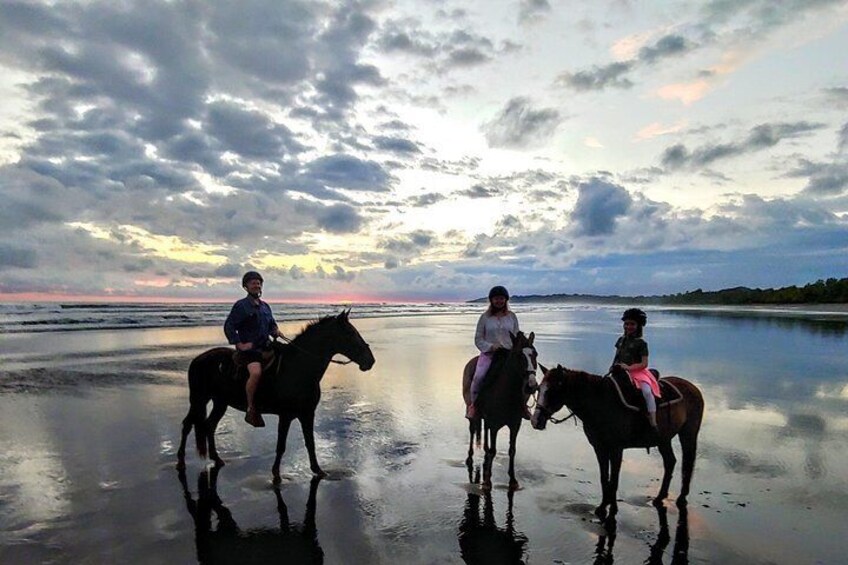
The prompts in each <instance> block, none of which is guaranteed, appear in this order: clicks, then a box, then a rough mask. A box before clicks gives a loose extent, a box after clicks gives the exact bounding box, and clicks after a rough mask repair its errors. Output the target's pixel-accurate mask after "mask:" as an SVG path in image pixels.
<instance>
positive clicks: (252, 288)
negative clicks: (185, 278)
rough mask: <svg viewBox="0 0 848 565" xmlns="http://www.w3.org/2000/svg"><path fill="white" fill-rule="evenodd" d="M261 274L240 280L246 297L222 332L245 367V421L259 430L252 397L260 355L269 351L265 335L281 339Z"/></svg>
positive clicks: (252, 273)
mask: <svg viewBox="0 0 848 565" xmlns="http://www.w3.org/2000/svg"><path fill="white" fill-rule="evenodd" d="M264 282H265V281H264V279H263V278H262V275H260V274H259V273H257V272H256V271H248V272H246V273H245V274H244V276H243V277H242V278H241V286H242V287H243V288H244V289H245V290H246V291H247V296H245V297H244V298H242V299H241V300H239V301H237V302H236V303H235V304H233V308H232V310H231V311H230V315H229V316H227V321H226V322H225V323H224V333H225V334H226V336H227V340H228V341H229V342H230V343H231V344H233V345H235V346H236V349H237V350H238V355H237V360H238V363H239V365H247V372H248V375H249V376H248V378H247V384H246V385H245V392H246V394H247V413H246V414H245V416H244V421H245V422H247V423H248V424H250V425H251V426H255V427H257V428H261V427H262V426H264V425H265V421H264V420H263V419H262V415H261V414H260V413H259V412H258V411H257V410H256V407H255V405H254V403H253V397H254V396H255V394H256V389H257V388H258V387H259V379H260V377H261V376H262V352H263V351H266V350H268V349H270V347H271V340H270V339H269V338H268V336H273V337H283V334H282V332H280V328H279V327H277V322H276V321H275V320H274V315H273V314H272V313H271V307H270V306H269V305H268V303H267V302H265V301H263V300H262V299H261V298H260V297H261V296H262V284H263V283H264Z"/></svg>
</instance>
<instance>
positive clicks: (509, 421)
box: [462, 332, 537, 489]
mask: <svg viewBox="0 0 848 565" xmlns="http://www.w3.org/2000/svg"><path fill="white" fill-rule="evenodd" d="M510 336H511V337H512V348H511V349H510V350H509V351H508V352H506V353H505V354H503V355H504V356H505V357H504V358H503V359H500V358H498V357H496V359H495V360H494V362H493V363H492V367H491V370H490V371H489V373H488V374H487V375H486V381H485V384H484V389H483V390H482V391H481V392H480V398H478V399H477V413H478V414H479V415H480V417H479V418H475V419H474V420H472V421H471V422H470V423H469V425H468V430H469V433H470V435H471V438H470V440H469V444H468V459H466V461H465V463H466V465H471V464H472V462H473V457H474V439H475V437H476V438H477V441H478V445H479V440H480V428H481V426H482V427H483V429H484V439H483V450H484V451H485V453H486V455H485V457H484V459H483V484H482V487H483V488H484V489H490V488H492V461H493V460H494V459H495V453H496V452H497V439H498V432H499V431H500V429H501V428H502V427H504V426H507V427H509V488H510V489H516V488H518V481H516V480H515V441H516V438H517V437H518V430H519V429H521V417H522V415H523V414H524V404H525V402H526V399H527V396H526V395H527V394H528V391H532V390H533V389H535V387H536V366H537V365H536V348H535V347H533V340H534V339H535V337H536V336H535V335H534V334H533V333H532V332H531V333H530V335H529V336H525V335H524V333H522V332H518V334H517V335H512V334H510ZM476 367H477V357H475V358H473V359H471V360H470V361H469V362H468V363H466V365H465V369H464V370H463V378H462V382H463V397H464V398H465V400H466V403H468V401H469V388H470V385H471V379H472V377H473V376H474V369H475V368H476Z"/></svg>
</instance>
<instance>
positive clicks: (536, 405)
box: [532, 391, 576, 424]
mask: <svg viewBox="0 0 848 565" xmlns="http://www.w3.org/2000/svg"><path fill="white" fill-rule="evenodd" d="M532 408H538V409H539V410H540V411H541V412H542V413H543V414H544V415H545V417H546V418H547V419H548V421H549V422H550V423H552V424H562V423H563V422H565V421H566V420H570V419H571V418H573V417H574V412H571V413H570V414H569V415H568V416H566V417H565V418H554V413H553V412H551V411H550V410H548V409H547V408H545V407H544V406H542V405H541V404H539V391H536V394H534V395H533V406H532ZM575 422H576V420H575Z"/></svg>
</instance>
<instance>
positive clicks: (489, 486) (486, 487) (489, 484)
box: [480, 481, 492, 492]
mask: <svg viewBox="0 0 848 565" xmlns="http://www.w3.org/2000/svg"><path fill="white" fill-rule="evenodd" d="M480 488H482V489H483V490H484V491H487V492H488V491H490V490H492V481H488V482H485V483H483V484H482V485H480Z"/></svg>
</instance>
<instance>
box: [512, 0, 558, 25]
mask: <svg viewBox="0 0 848 565" xmlns="http://www.w3.org/2000/svg"><path fill="white" fill-rule="evenodd" d="M550 11H551V5H550V3H549V2H548V0H521V2H520V3H519V5H518V23H520V24H529V23H533V22H536V21H538V20H541V19H542V18H544V16H545V14H548V13H550Z"/></svg>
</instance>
